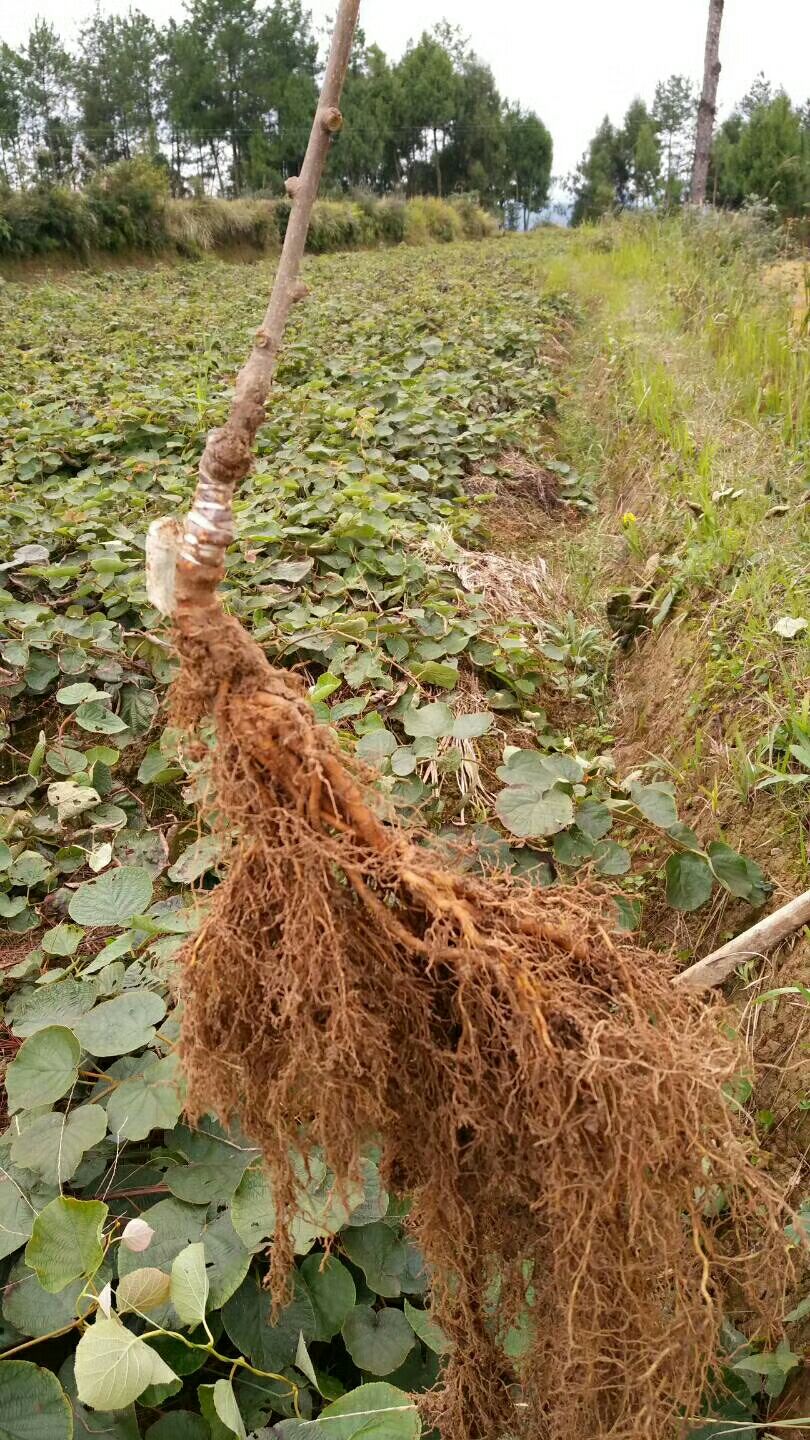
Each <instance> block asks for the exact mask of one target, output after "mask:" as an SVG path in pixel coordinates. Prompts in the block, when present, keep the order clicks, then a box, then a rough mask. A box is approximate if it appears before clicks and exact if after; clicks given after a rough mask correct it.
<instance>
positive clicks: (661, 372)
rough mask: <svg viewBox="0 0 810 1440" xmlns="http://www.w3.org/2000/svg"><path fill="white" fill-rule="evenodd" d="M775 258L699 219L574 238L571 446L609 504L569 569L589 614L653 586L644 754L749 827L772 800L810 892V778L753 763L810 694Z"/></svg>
mask: <svg viewBox="0 0 810 1440" xmlns="http://www.w3.org/2000/svg"><path fill="white" fill-rule="evenodd" d="M760 262H761V254H760V251H759V250H758V249H757V248H756V246H754V245H750V246H749V247H748V249H746V248H744V247H743V245H742V244H741V242H740V241H739V237H738V236H737V235H736V233H732V235H731V236H730V237H729V240H728V241H727V248H726V250H724V249H723V248H722V247H721V245H720V242H719V239H718V236H717V234H716V232H715V231H714V230H712V232H711V233H710V234H709V236H708V237H702V236H701V235H700V234H699V233H696V231H695V227H694V225H692V224H689V223H687V222H684V223H682V224H677V223H672V222H670V223H668V224H665V225H661V224H660V223H655V222H653V221H650V222H649V223H647V224H646V225H639V224H632V223H631V224H628V225H627V226H625V227H622V226H615V227H608V228H607V229H606V230H600V231H596V232H588V231H584V232H580V234H579V235H576V236H573V237H571V239H570V241H569V243H568V244H567V245H565V246H564V247H563V248H561V249H560V251H559V253H558V255H557V256H556V257H555V259H554V260H553V262H552V263H551V265H550V267H549V277H548V282H549V284H550V285H552V286H554V287H557V286H559V285H561V284H567V286H568V287H569V288H570V289H571V290H572V291H573V292H574V294H575V295H576V296H577V297H578V299H579V301H580V303H582V304H584V305H585V306H586V307H587V308H588V309H589V312H590V314H591V317H592V320H593V321H594V326H593V329H592V331H591V333H590V337H589V338H588V339H586V340H585V342H584V343H581V344H580V346H579V353H578V356H577V373H576V377H575V383H574V390H573V396H572V399H571V402H570V403H569V405H568V407H567V408H565V409H564V411H563V441H564V444H565V445H566V447H567V449H568V451H569V453H570V455H571V456H572V458H573V460H574V463H576V464H577V466H578V467H579V468H580V469H582V470H583V471H586V472H587V471H590V472H591V473H592V475H593V476H594V478H598V481H599V488H600V491H601V516H600V520H599V522H598V524H597V525H596V526H595V527H593V528H591V529H590V530H589V531H588V532H587V533H586V534H585V535H584V536H581V537H577V538H576V539H575V540H574V542H573V543H569V544H568V545H567V546H565V547H564V548H563V551H562V553H561V555H560V557H559V562H558V563H559V564H560V566H561V567H562V568H564V569H565V571H566V573H567V575H568V577H569V586H570V593H571V598H572V602H573V603H574V604H575V605H578V606H579V607H580V608H581V609H582V610H583V612H584V613H585V614H586V615H591V614H593V613H594V612H596V613H598V611H599V609H600V608H602V607H603V606H604V603H605V600H606V597H607V596H608V594H609V592H610V589H611V587H615V586H618V585H629V586H634V585H635V586H637V587H642V588H644V589H645V591H646V592H647V593H646V595H645V603H646V605H647V607H648V608H647V612H646V615H645V620H644V630H645V632H646V638H642V639H641V641H640V643H639V646H638V654H637V655H636V657H635V658H634V661H633V664H632V666H627V665H625V666H624V669H625V671H627V670H628V669H629V670H631V671H632V681H631V685H632V689H631V693H632V695H633V697H634V702H635V705H636V708H637V710H638V708H639V707H641V710H642V713H640V714H639V713H637V714H636V716H635V717H634V734H633V735H632V736H631V737H630V747H631V750H632V752H633V754H634V755H635V756H638V757H639V758H643V756H644V754H645V752H646V753H647V754H653V753H655V754H661V753H662V752H665V753H666V754H667V756H668V758H669V761H670V763H671V764H672V766H673V769H674V770H675V772H676V773H678V774H681V775H683V776H684V777H688V782H689V785H690V786H692V787H694V789H695V790H696V791H697V792H698V795H699V796H700V797H701V800H702V802H703V803H704V804H705V805H706V806H707V807H708V810H709V811H710V812H711V814H712V816H713V817H715V818H717V819H718V820H719V821H720V823H721V824H725V825H727V826H728V827H729V833H731V834H735V832H736V838H738V839H742V838H743V834H744V832H746V831H747V830H748V829H749V824H750V821H751V818H752V815H751V812H752V810H753V812H754V818H755V820H756V821H757V822H759V821H760V820H761V819H763V818H764V816H765V815H766V814H767V817H768V823H767V824H766V825H765V826H764V827H763V831H762V834H761V837H760V841H759V843H760V847H761V848H762V850H763V851H765V850H767V849H768V848H769V847H770V846H771V845H772V843H776V842H778V843H780V846H781V841H782V838H783V834H782V830H781V827H782V826H784V827H785V833H786V834H787V835H789V836H790V839H791V842H792V843H791V844H790V846H789V848H788V847H785V848H786V849H787V853H786V854H784V855H783V856H780V857H779V858H780V867H779V868H780V871H781V878H782V880H783V883H784V884H785V885H786V886H790V885H792V884H796V885H799V886H802V885H804V884H806V883H807V868H806V854H805V847H804V846H803V845H800V846H797V844H796V843H795V842H796V838H797V822H800V820H801V817H802V815H803V813H804V798H805V796H806V791H804V790H799V788H798V787H797V788H796V790H795V791H794V792H793V794H792V795H791V797H790V799H782V798H778V799H774V798H773V797H772V796H768V795H767V794H765V795H763V794H761V793H759V794H755V793H754V792H753V787H752V785H751V783H750V775H749V771H750V768H751V765H752V763H753V758H752V757H753V756H754V754H755V751H756V748H757V746H758V745H759V744H760V742H761V739H762V736H763V735H764V734H765V733H767V732H768V730H769V729H771V728H772V727H773V726H774V724H778V723H786V722H788V721H789V718H790V717H791V716H792V715H794V714H796V713H798V712H800V711H801V707H802V705H803V704H804V703H806V702H805V693H806V686H807V668H808V667H807V660H808V643H807V640H808V630H807V629H802V630H799V631H798V633H797V634H796V635H795V636H794V637H793V638H789V637H786V636H780V635H779V634H778V633H776V632H775V630H774V626H775V625H777V624H778V622H779V621H780V619H782V618H783V617H786V616H789V617H792V618H794V619H796V620H802V619H810V587H808V568H807V559H806V555H807V551H806V542H807V511H806V504H805V499H806V494H805V492H806V490H807V484H808V478H809V477H810V469H808V465H809V463H810V411H808V388H809V387H810V353H809V347H808V345H807V342H806V339H804V338H803V337H802V335H801V334H797V332H796V330H795V329H792V328H791V325H790V323H789V307H788V305H787V304H786V303H785V300H784V299H783V297H782V296H781V295H780V294H779V293H775V292H774V291H773V290H772V289H768V288H767V287H765V286H763V284H762V278H761V263H760ZM721 302H723V305H724V308H721ZM623 516H624V517H628V516H629V517H632V518H631V519H627V518H625V522H624V524H622V517H623ZM664 632H669V633H664ZM645 672H646V682H645V680H644V675H645ZM621 673H622V666H621V665H620V666H619V674H620V677H621ZM620 690H621V680H620ZM617 705H618V706H619V709H620V710H621V694H620V695H619V697H618V700H617ZM624 718H625V719H626V718H627V717H624ZM625 728H626V727H625Z"/></svg>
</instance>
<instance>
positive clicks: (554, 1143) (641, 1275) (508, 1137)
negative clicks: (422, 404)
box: [174, 609, 784, 1440]
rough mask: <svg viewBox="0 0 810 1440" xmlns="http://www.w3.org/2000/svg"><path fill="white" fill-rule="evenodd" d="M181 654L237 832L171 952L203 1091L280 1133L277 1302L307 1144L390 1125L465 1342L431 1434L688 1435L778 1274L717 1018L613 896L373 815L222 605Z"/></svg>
mask: <svg viewBox="0 0 810 1440" xmlns="http://www.w3.org/2000/svg"><path fill="white" fill-rule="evenodd" d="M178 644H179V647H180V650H181V656H182V661H183V665H182V672H181V676H180V679H179V682H178V683H177V686H176V689H175V694H174V710H175V717H176V719H177V720H178V721H179V722H180V723H182V724H183V725H185V726H187V727H190V728H192V729H193V728H194V727H196V726H197V725H198V723H199V722H200V720H201V719H202V717H203V716H205V715H213V717H214V719H215V721H216V734H217V741H216V747H215V749H214V752H213V755H212V765H213V774H214V781H215V788H216V795H217V802H216V803H217V809H218V813H219V816H220V823H222V824H224V825H227V827H228V828H229V830H231V831H234V830H235V831H236V832H237V833H238V834H239V836H240V837H241V840H240V845H239V847H238V850H237V858H236V860H235V861H234V863H233V864H232V866H231V868H230V871H229V873H228V875H227V878H226V879H225V881H224V883H223V884H222V885H221V886H220V887H219V888H218V890H217V891H216V893H215V895H214V899H213V904H212V907H211V911H210V913H209V917H208V918H207V920H206V922H205V924H204V927H203V929H202V931H201V932H200V934H199V935H198V936H197V938H196V939H195V940H194V942H193V943H191V944H190V945H189V946H188V948H187V949H186V951H185V954H184V963H183V965H182V981H181V984H182V994H183V1000H184V1013H183V1022H182V1025H183V1028H182V1050H183V1059H184V1065H185V1069H186V1073H187V1076H188V1084H189V1101H188V1103H189V1108H190V1111H191V1114H192V1115H199V1114H201V1113H202V1112H204V1111H206V1110H214V1111H216V1112H217V1113H218V1114H219V1115H220V1116H221V1117H223V1118H224V1119H226V1120H231V1119H233V1118H235V1117H238V1119H239V1120H240V1122H241V1124H242V1126H243V1128H244V1130H245V1132H246V1133H247V1134H248V1135H249V1136H250V1137H251V1138H252V1139H254V1140H255V1141H256V1142H257V1143H258V1144H259V1145H260V1146H261V1148H262V1150H263V1153H264V1157H265V1160H266V1163H267V1167H268V1170H269V1173H270V1176H271V1179H272V1184H273V1187H274V1192H275V1198H276V1204H277V1211H278V1230H277V1236H276V1240H275V1243H274V1245H273V1249H272V1263H271V1276H272V1288H273V1291H274V1297H275V1299H276V1301H277V1302H280V1301H281V1300H282V1299H283V1296H284V1293H285V1286H286V1285H287V1283H288V1277H289V1266H290V1263H291V1260H292V1246H291V1241H290V1238H289V1233H288V1227H289V1225H290V1222H291V1221H292V1218H293V1206H294V1197H295V1192H296V1185H297V1174H296V1169H295V1154H296V1153H298V1152H300V1151H301V1149H302V1147H303V1148H306V1147H307V1146H309V1145H317V1146H320V1147H322V1149H323V1152H324V1154H325V1157H326V1159H327V1160H328V1163H329V1164H330V1165H331V1167H332V1168H333V1169H334V1171H335V1173H336V1175H337V1177H338V1184H339V1185H340V1184H346V1183H348V1181H349V1180H350V1179H351V1177H352V1176H353V1175H355V1174H356V1172H357V1167H358V1159H359V1155H360V1151H361V1149H362V1147H363V1146H364V1145H366V1144H368V1143H369V1142H372V1141H373V1142H376V1143H378V1144H379V1145H380V1146H381V1147H382V1152H383V1169H384V1175H385V1177H386V1179H387V1182H388V1183H389V1184H390V1185H391V1186H393V1187H394V1188H395V1189H396V1190H398V1191H402V1192H405V1191H406V1192H408V1194H410V1195H411V1196H412V1198H413V1208H412V1212H411V1222H410V1223H411V1224H412V1227H413V1233H414V1237H415V1239H416V1241H417V1242H418V1244H419V1245H420V1246H421V1247H422V1249H423V1251H424V1254H425V1256H426V1259H427V1262H428V1265H429V1268H430V1273H431V1277H432V1302H433V1307H434V1314H435V1316H436V1318H437V1319H438V1320H439V1321H440V1323H441V1325H442V1326H443V1327H444V1329H445V1330H446V1331H447V1332H448V1334H449V1336H450V1337H451V1340H452V1342H453V1350H452V1353H451V1354H450V1356H449V1359H448V1363H447V1365H446V1368H445V1371H444V1374H443V1378H442V1382H441V1385H440V1387H439V1388H438V1389H437V1390H436V1391H435V1392H434V1393H433V1394H432V1395H431V1396H429V1397H428V1401H427V1409H428V1411H429V1414H430V1418H431V1420H433V1421H435V1423H436V1424H437V1425H438V1427H439V1430H440V1433H441V1435H442V1437H443V1440H497V1437H499V1436H507V1435H511V1436H514V1435H515V1434H517V1433H523V1432H525V1433H528V1434H531V1435H532V1437H541V1436H542V1437H549V1440H575V1437H576V1440H583V1437H589V1440H594V1437H602V1436H611V1437H625V1440H631V1437H632V1440H639V1437H654V1440H664V1437H665V1436H667V1437H669V1436H673V1435H676V1434H677V1433H678V1430H679V1425H680V1422H679V1419H678V1417H679V1416H683V1415H686V1416H689V1415H690V1414H694V1413H695V1412H696V1410H697V1406H698V1401H699V1396H700V1392H701V1389H702V1387H703V1385H704V1382H705V1379H706V1373H707V1367H708V1366H709V1365H710V1363H711V1361H712V1359H713V1358H714V1357H716V1355H717V1351H718V1334H719V1327H720V1318H721V1294H722V1291H723V1289H724V1287H725V1286H726V1284H727V1282H728V1280H729V1278H730V1279H731V1281H732V1282H733V1291H734V1293H735V1294H736V1295H737V1296H738V1298H739V1302H740V1303H750V1304H751V1305H752V1306H753V1307H754V1308H755V1310H756V1311H757V1313H758V1314H759V1315H760V1316H762V1315H766V1314H767V1312H768V1304H769V1302H768V1288H769V1285H770V1284H771V1277H772V1275H773V1274H774V1273H775V1272H776V1271H777V1270H778V1271H781V1273H782V1275H784V1261H783V1255H782V1251H781V1244H780V1236H781V1227H780V1217H779V1215H778V1202H777V1200H776V1198H775V1197H774V1196H773V1195H772V1194H771V1192H770V1190H769V1188H768V1183H767V1180H765V1179H764V1178H763V1177H762V1176H761V1174H760V1173H759V1172H758V1171H757V1170H756V1169H755V1168H754V1167H753V1166H752V1165H751V1164H750V1163H749V1161H748V1159H747V1157H746V1145H745V1137H744V1135H743V1133H742V1132H741V1129H740V1126H739V1123H738V1121H737V1120H736V1119H735V1117H734V1114H733V1112H732V1110H731V1109H730V1107H729V1106H728V1105H727V1103H726V1102H725V1100H724V1097H723V1086H724V1084H725V1082H727V1081H728V1080H729V1078H730V1077H731V1075H732V1074H733V1071H734V1068H735V1064H736V1061H737V1058H738V1057H737V1055H736V1052H735V1050H734V1047H733V1046H732V1045H731V1044H730V1043H729V1042H728V1041H726V1040H725V1039H724V1038H722V1036H721V1033H720V1026H719V1024H718V1018H717V1013H716V1011H713V1010H709V1009H707V1008H705V1007H704V1006H703V1005H702V1004H700V1003H699V1002H698V1001H696V1000H694V999H692V998H689V997H688V996H687V995H685V994H680V993H678V992H677V991H673V990H672V989H671V987H670V984H669V981H670V974H671V972H670V967H669V965H668V963H667V962H666V960H665V959H662V957H660V956H658V955H653V954H651V953H649V952H646V951H644V950H642V949H639V948H637V947H636V946H634V945H633V944H632V943H631V942H630V941H629V940H628V939H627V938H626V937H622V936H621V935H619V934H615V933H612V932H611V929H610V927H609V922H607V921H606V919H605V916H606V914H607V902H606V897H605V896H604V895H602V894H601V893H600V892H599V891H598V890H596V889H589V888H587V887H571V886H560V887H555V888H553V889H538V888H533V887H532V886H531V885H529V884H528V883H525V882H522V881H518V880H515V879H512V878H511V877H510V876H509V875H506V874H503V873H494V874H492V875H490V876H485V877H481V876H476V875H473V874H470V873H463V872H462V871H461V870H460V869H456V868H454V867H453V866H452V865H451V864H449V863H448V861H447V857H446V855H443V854H442V853H441V852H439V851H438V850H437V849H435V848H432V847H431V845H430V844H429V843H428V842H427V840H426V838H425V837H419V836H418V835H415V834H412V833H409V832H407V831H404V830H403V829H402V828H400V827H399V826H398V825H397V824H396V823H392V822H391V821H389V820H383V819H381V818H380V817H379V814H378V813H377V811H376V810H375V806H374V799H373V796H371V795H370V792H369V790H368V788H367V786H366V784H365V780H364V776H363V774H362V772H361V771H359V770H356V769H352V767H351V764H349V763H347V760H346V757H345V756H343V755H342V754H341V753H340V751H339V748H338V745H337V741H336V740H335V738H334V736H333V735H332V734H331V732H330V731H328V730H327V729H326V728H324V727H322V726H319V725H317V724H316V723H315V720H314V717H313V713H312V710H311V708H310V706H309V704H308V703H307V701H306V698H305V696H304V692H303V690H302V688H301V687H300V683H299V682H298V681H297V680H296V678H295V677H294V676H292V675H290V674H288V673H285V672H282V671H278V670H274V669H272V668H271V667H270V666H269V665H268V663H267V661H266V660H265V658H264V656H263V655H262V653H261V651H260V650H259V649H258V647H257V646H256V645H254V644H253V642H251V641H250V640H249V639H248V637H247V636H246V635H245V634H244V632H243V631H242V630H241V627H239V626H238V624H237V623H236V622H235V621H232V620H229V619H227V618H225V617H224V616H223V615H222V613H221V612H220V611H219V610H218V609H212V610H210V611H208V612H203V613H202V615H198V616H196V617H195V619H194V621H193V623H192V622H191V620H190V619H189V618H188V617H186V619H185V620H184V622H183V624H182V625H181V626H180V630H179V635H178ZM214 677H216V678H215V679H214ZM777 1251H778V1252H779V1262H780V1263H779V1264H778V1265H777V1264H775V1263H774V1261H775V1257H776V1252H777ZM774 1283H775V1282H774ZM742 1297H747V1298H746V1300H745V1302H743V1299H742ZM772 1298H773V1297H772ZM521 1317H522V1319H523V1322H524V1325H523V1329H524V1332H525V1333H527V1335H528V1339H527V1342H526V1344H525V1346H524V1353H523V1354H522V1356H520V1357H519V1358H517V1359H515V1360H513V1361H510V1360H509V1359H508V1358H507V1354H506V1351H505V1349H504V1345H503V1342H504V1340H505V1339H506V1338H507V1334H508V1332H509V1331H510V1328H511V1327H513V1326H515V1325H517V1324H518V1323H519V1322H520V1321H521ZM527 1318H528V1322H529V1323H528V1328H527V1327H526V1325H525V1321H526V1319H527ZM513 1338H514V1337H513ZM506 1350H507V1351H511V1352H513V1353H514V1350H515V1346H514V1345H510V1344H507V1346H506Z"/></svg>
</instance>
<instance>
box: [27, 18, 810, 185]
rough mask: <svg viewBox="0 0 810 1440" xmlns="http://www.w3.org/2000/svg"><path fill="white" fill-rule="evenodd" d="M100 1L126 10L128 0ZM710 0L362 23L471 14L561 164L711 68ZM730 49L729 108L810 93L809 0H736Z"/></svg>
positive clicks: (396, 45) (413, 33) (69, 30)
mask: <svg viewBox="0 0 810 1440" xmlns="http://www.w3.org/2000/svg"><path fill="white" fill-rule="evenodd" d="M136 3H137V7H138V8H140V9H141V10H144V11H146V13H147V14H149V15H151V16H152V18H153V19H154V20H155V21H158V22H165V21H166V20H167V19H168V18H169V16H175V17H176V18H178V19H179V18H180V17H181V16H182V14H183V6H182V0H136ZM100 6H101V9H102V11H103V12H105V13H110V12H121V11H124V10H126V8H127V3H126V0H100ZM309 8H310V9H311V11H312V14H313V19H314V21H315V23H316V25H318V26H322V25H323V24H324V22H325V21H326V19H327V18H328V17H329V15H330V14H333V13H334V8H335V0H309ZM707 8H708V6H707V0H547V3H541V0H495V3H493V0H408V3H407V4H402V3H398V0H362V3H361V7H360V23H361V25H362V26H363V28H364V30H365V32H366V38H367V39H368V40H369V41H375V42H376V43H377V44H379V45H381V46H382V48H383V50H385V52H386V54H388V55H389V56H390V57H391V58H397V57H398V56H399V55H400V54H401V52H402V50H403V49H404V47H405V44H406V42H407V41H408V39H410V38H411V37H414V38H418V36H419V34H420V32H421V31H422V30H423V29H430V28H431V27H432V26H433V25H435V24H436V23H437V21H439V20H442V19H447V20H449V21H450V22H451V23H453V24H457V25H460V26H461V27H462V29H463V30H464V31H465V33H466V34H468V35H469V36H470V39H471V40H472V44H473V47H474V49H475V50H476V51H477V52H478V54H479V55H481V56H482V58H483V59H485V60H486V61H488V63H489V64H490V65H491V66H492V69H493V71H494V73H495V79H496V81H497V83H498V86H499V88H500V90H501V93H502V94H503V95H505V96H506V97H507V98H509V99H510V100H520V101H521V103H522V104H524V105H526V106H529V107H530V108H531V109H533V110H536V111H537V113H538V114H539V115H540V116H541V117H542V119H543V120H544V121H545V123H546V125H547V126H548V127H549V129H550V130H551V133H552V136H553V137H554V171H555V174H557V175H565V174H567V173H568V172H569V171H570V170H571V169H573V167H574V166H575V165H576V163H577V161H578V160H579V158H580V156H581V154H582V152H583V150H584V149H585V147H586V145H587V143H588V140H589V139H590V137H591V135H592V134H593V132H594V130H595V129H596V127H597V125H598V124H599V121H600V120H601V118H602V116H603V115H605V114H609V115H610V117H611V119H613V120H620V119H621V117H622V116H623V114H624V111H625V110H626V109H627V106H628V104H629V103H630V101H631V100H632V99H633V97H634V96H635V95H641V96H642V98H644V99H645V100H647V101H648V102H649V101H651V100H652V93H653V89H654V87H655V83H656V81H657V80H661V79H664V78H666V76H667V75H670V74H672V73H673V72H680V73H683V74H686V75H691V76H693V77H694V78H695V79H696V80H698V79H699V78H700V76H701V74H702V69H703V41H704V34H705V26H706V11H707ZM92 9H93V0H32V3H31V4H30V5H29V4H25V3H21V0H16V3H15V0H0V39H3V40H5V41H7V42H8V43H9V44H11V45H17V44H19V43H20V42H21V41H22V40H24V39H25V36H26V34H27V32H28V28H29V24H30V21H31V19H32V17H33V16H34V15H37V14H38V15H41V16H42V17H43V18H44V19H47V20H50V21H51V22H52V23H53V24H54V25H55V26H56V28H57V29H58V30H59V31H60V33H61V34H62V35H63V36H64V38H66V39H71V40H72V39H73V37H74V35H75V32H76V29H77V26H78V24H79V23H80V22H81V21H82V20H84V18H85V17H86V16H87V15H88V14H89V12H90V11H91V10H92ZM10 11H13V13H9V12H10ZM26 12H27V13H26ZM720 58H721V60H722V64H723V70H722V74H721V77H720V92H719V97H718V98H719V104H720V108H721V113H722V112H723V111H724V110H725V111H727V110H729V109H730V108H731V107H732V106H733V104H734V102H735V101H736V100H738V99H740V98H741V97H742V95H743V94H744V93H745V91H746V90H747V89H748V88H749V86H750V84H751V81H752V80H753V79H754V76H755V75H756V74H757V73H758V71H760V70H764V72H765V74H766V75H767V77H768V78H769V79H770V80H771V81H772V82H773V83H774V84H775V85H782V86H784V88H785V89H786V90H787V91H788V94H789V95H790V96H791V98H792V99H793V100H794V101H797V102H802V103H803V102H804V101H805V100H806V99H808V97H810V0H726V6H725V14H724V17H723V32H722V35H721V42H720Z"/></svg>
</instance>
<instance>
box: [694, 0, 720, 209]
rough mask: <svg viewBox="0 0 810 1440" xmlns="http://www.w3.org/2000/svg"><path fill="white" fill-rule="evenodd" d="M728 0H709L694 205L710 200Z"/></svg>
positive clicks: (696, 136)
mask: <svg viewBox="0 0 810 1440" xmlns="http://www.w3.org/2000/svg"><path fill="white" fill-rule="evenodd" d="M723 4H724V0H709V23H708V25H707V26H706V49H705V52H704V56H703V93H702V95H701V97H700V105H699V106H698V117H697V130H696V132H695V163H694V165H693V167H692V193H691V196H690V199H691V201H692V204H693V205H705V203H706V178H707V176H708V174H709V154H710V152H711V148H712V133H713V131H714V117H715V115H716V113H717V82H718V80H719V79H720V25H721V22H722V19H723Z"/></svg>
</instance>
